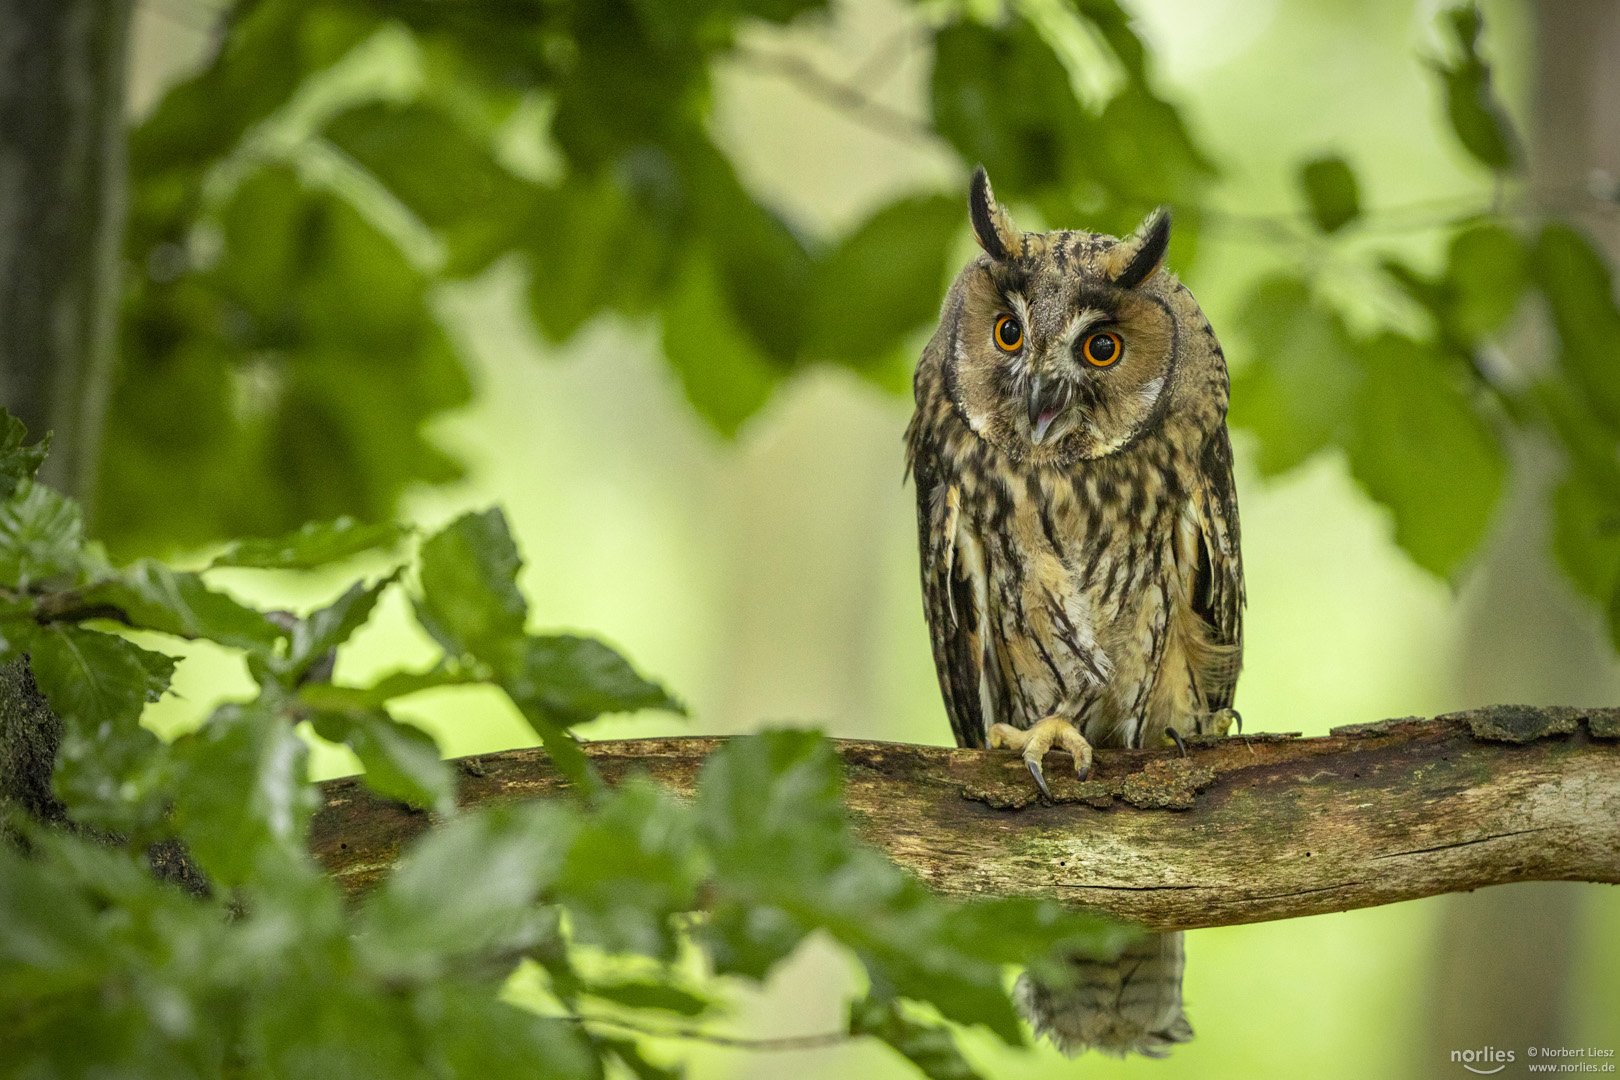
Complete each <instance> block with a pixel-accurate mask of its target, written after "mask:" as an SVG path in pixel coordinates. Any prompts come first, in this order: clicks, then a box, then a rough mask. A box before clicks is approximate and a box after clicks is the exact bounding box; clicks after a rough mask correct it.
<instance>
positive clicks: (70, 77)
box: [0, 0, 131, 509]
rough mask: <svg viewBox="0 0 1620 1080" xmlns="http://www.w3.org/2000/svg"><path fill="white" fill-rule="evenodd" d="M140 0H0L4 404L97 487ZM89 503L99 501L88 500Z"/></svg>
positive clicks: (55, 469) (58, 480) (82, 482)
mask: <svg viewBox="0 0 1620 1080" xmlns="http://www.w3.org/2000/svg"><path fill="white" fill-rule="evenodd" d="M130 10H131V0H0V403H4V405H5V406H6V408H7V409H9V410H10V411H11V413H12V414H13V415H15V416H18V417H20V418H21V419H22V421H23V422H24V423H25V424H27V425H28V430H29V432H30V434H31V435H33V436H34V437H35V438H38V437H39V436H40V435H43V434H44V433H45V432H46V431H49V430H54V432H55V439H54V442H53V445H52V452H51V456H50V458H49V459H48V460H47V461H46V462H45V466H44V469H43V470H42V473H41V475H42V477H43V479H44V480H45V482H46V483H49V484H51V485H52V486H53V487H56V488H58V489H60V490H63V491H66V492H68V493H70V494H72V495H74V496H75V497H77V498H79V499H81V501H83V500H86V499H87V498H88V496H89V495H90V494H91V493H92V492H93V489H94V483H95V467H96V458H97V455H98V453H99V447H100V436H101V426H102V423H101V421H102V414H103V413H104V411H105V409H106V402H107V394H108V390H109V388H110V385H111V364H112V359H113V347H114V334H115V328H116V319H117V314H118V296H119V272H120V257H119V247H120V245H121V243H122V242H123V230H124V217H125V211H124V207H125V190H126V187H127V184H128V180H127V172H128V169H127V166H126V154H125V125H124V97H125V94H124V82H125V61H126V52H127V41H128V35H129V19H130ZM87 509H88V507H87Z"/></svg>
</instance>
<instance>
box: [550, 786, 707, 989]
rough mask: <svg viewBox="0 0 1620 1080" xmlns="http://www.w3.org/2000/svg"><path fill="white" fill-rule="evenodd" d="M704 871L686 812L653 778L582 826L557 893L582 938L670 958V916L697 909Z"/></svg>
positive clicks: (619, 792)
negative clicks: (699, 887) (699, 882)
mask: <svg viewBox="0 0 1620 1080" xmlns="http://www.w3.org/2000/svg"><path fill="white" fill-rule="evenodd" d="M703 870H704V865H703V860H702V858H701V857H700V855H699V853H698V851H697V848H696V847H695V845H694V843H693V836H692V826H691V822H690V820H689V818H688V815H687V813H686V811H685V809H684V808H683V807H682V806H680V804H678V803H676V802H675V801H674V799H673V798H672V797H671V796H670V795H668V794H667V793H666V792H665V791H664V790H663V789H662V788H660V787H659V786H658V785H656V784H654V783H653V782H652V781H650V780H644V779H635V780H631V781H629V782H627V783H623V784H621V785H619V786H618V787H617V788H615V789H614V790H613V793H612V794H611V795H610V796H607V797H605V799H604V800H603V801H602V802H601V803H600V804H599V805H598V807H597V808H596V810H595V812H593V813H592V815H591V816H590V817H589V818H588V819H587V820H586V821H585V823H584V826H583V827H582V828H581V829H580V831H579V833H578V834H577V835H576V837H575V839H574V844H573V846H572V848H570V849H569V852H568V857H567V860H566V861H565V863H564V865H563V869H562V872H561V874H560V875H559V876H558V878H557V882H556V886H555V890H556V896H557V897H558V898H559V899H560V900H561V901H562V902H563V904H564V906H566V907H567V909H568V911H569V914H570V915H571V916H572V917H573V928H574V934H575V936H576V937H577V938H578V939H579V940H581V941H585V942H590V943H592V944H596V945H600V946H602V947H603V948H605V949H610V950H614V951H621V952H622V951H630V952H638V953H643V954H646V955H648V956H655V957H658V958H660V959H664V960H673V959H674V958H675V954H676V948H677V945H678V938H677V936H676V934H675V931H674V925H673V919H674V917H675V916H676V915H677V914H679V913H681V912H685V911H690V910H692V909H693V908H694V907H695V906H696V903H697V886H698V881H699V880H700V879H701V877H702V874H703Z"/></svg>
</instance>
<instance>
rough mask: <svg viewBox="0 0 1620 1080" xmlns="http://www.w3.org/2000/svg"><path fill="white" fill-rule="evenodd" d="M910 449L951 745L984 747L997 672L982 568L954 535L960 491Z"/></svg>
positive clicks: (921, 450) (977, 551)
mask: <svg viewBox="0 0 1620 1080" xmlns="http://www.w3.org/2000/svg"><path fill="white" fill-rule="evenodd" d="M913 435H914V438H913V441H912V447H911V467H912V473H913V475H914V476H915V477H916V481H917V535H918V543H919V547H920V549H921V553H922V587H923V606H924V608H925V609H926V613H927V615H928V633H929V638H930V640H931V641H932V643H933V647H934V666H935V668H936V669H937V670H938V672H939V685H940V690H941V691H942V692H943V694H944V697H945V711H946V713H947V714H949V716H950V720H951V730H952V731H953V732H955V734H956V744H957V745H958V746H984V745H985V739H986V737H987V733H988V732H989V730H990V725H991V724H993V723H995V719H994V716H995V712H996V705H995V703H996V701H997V700H998V694H999V687H1000V683H999V670H998V668H997V666H996V665H995V664H994V663H991V662H989V660H990V658H989V657H988V654H987V649H988V648H989V647H990V642H989V640H988V639H987V638H986V636H985V633H984V622H985V611H984V607H985V603H986V599H985V598H986V597H987V595H988V593H987V590H986V588H985V567H984V560H983V554H982V550H983V549H982V547H981V546H980V545H979V544H977V543H974V542H973V540H972V538H970V537H967V536H965V535H963V534H962V532H961V530H963V529H966V528H967V523H966V521H964V520H963V516H962V513H961V494H960V491H959V490H958V489H957V488H956V486H955V485H953V484H951V483H950V482H949V481H948V480H947V479H946V478H945V475H944V472H943V470H942V469H941V468H940V465H939V459H938V457H937V456H936V455H935V454H934V452H933V450H932V449H931V448H929V447H926V446H919V445H918V443H919V442H921V441H922V440H921V439H920V438H918V437H916V433H915V432H914V433H913Z"/></svg>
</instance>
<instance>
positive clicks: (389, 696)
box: [298, 663, 485, 712]
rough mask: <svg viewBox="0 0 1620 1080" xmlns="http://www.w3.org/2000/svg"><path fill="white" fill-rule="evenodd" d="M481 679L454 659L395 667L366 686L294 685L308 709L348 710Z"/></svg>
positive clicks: (376, 707)
mask: <svg viewBox="0 0 1620 1080" xmlns="http://www.w3.org/2000/svg"><path fill="white" fill-rule="evenodd" d="M483 681H485V679H484V677H483V676H482V675H481V674H479V673H476V672H472V671H469V670H467V669H466V668H464V667H461V666H460V665H458V664H455V663H446V664H441V665H440V666H438V667H435V668H431V669H429V670H427V671H395V672H391V673H389V674H388V675H385V676H383V677H382V678H380V679H378V680H377V681H376V682H374V683H372V684H371V685H370V686H333V685H332V684H331V683H326V682H318V683H305V684H304V685H303V686H300V687H299V688H298V700H299V703H300V704H302V705H307V706H309V707H310V708H312V709H319V710H333V711H339V712H343V711H348V710H361V711H363V710H366V709H379V708H381V707H382V706H384V705H386V704H388V703H389V702H390V701H393V700H394V699H395V698H401V697H406V696H408V695H410V694H419V693H421V692H422V691H424V690H437V689H438V688H439V687H442V686H465V685H467V684H468V683H476V682H483Z"/></svg>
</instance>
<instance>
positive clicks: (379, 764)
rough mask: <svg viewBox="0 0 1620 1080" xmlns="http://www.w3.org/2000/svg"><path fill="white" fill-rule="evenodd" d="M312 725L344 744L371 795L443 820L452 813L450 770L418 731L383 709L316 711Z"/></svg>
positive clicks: (453, 781)
mask: <svg viewBox="0 0 1620 1080" xmlns="http://www.w3.org/2000/svg"><path fill="white" fill-rule="evenodd" d="M310 721H311V723H312V724H313V726H314V728H315V733H316V734H317V735H319V736H320V737H321V738H323V739H325V740H327V741H328V742H338V743H347V744H348V746H349V749H351V750H353V751H354V753H355V756H356V757H358V758H359V759H360V764H362V765H364V766H365V768H366V786H367V787H369V788H371V789H372V790H373V791H376V792H377V793H378V794H380V795H384V796H386V797H388V798H390V799H398V800H399V801H400V802H405V803H410V804H411V805H412V806H416V807H420V808H421V809H424V810H432V811H434V812H435V813H437V814H439V815H441V816H449V815H450V814H453V813H455V809H456V774H455V770H454V767H453V766H451V765H450V763H449V762H447V761H444V760H443V759H442V758H440V756H439V744H438V743H436V742H434V741H433V736H431V735H429V734H428V733H427V732H425V731H423V730H422V729H421V728H419V727H414V726H412V725H410V724H402V723H400V722H399V721H397V720H395V719H394V718H393V717H391V716H389V715H388V714H387V713H386V712H384V711H383V710H381V709H373V710H367V711H355V712H317V713H314V714H312V715H311V716H310Z"/></svg>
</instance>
